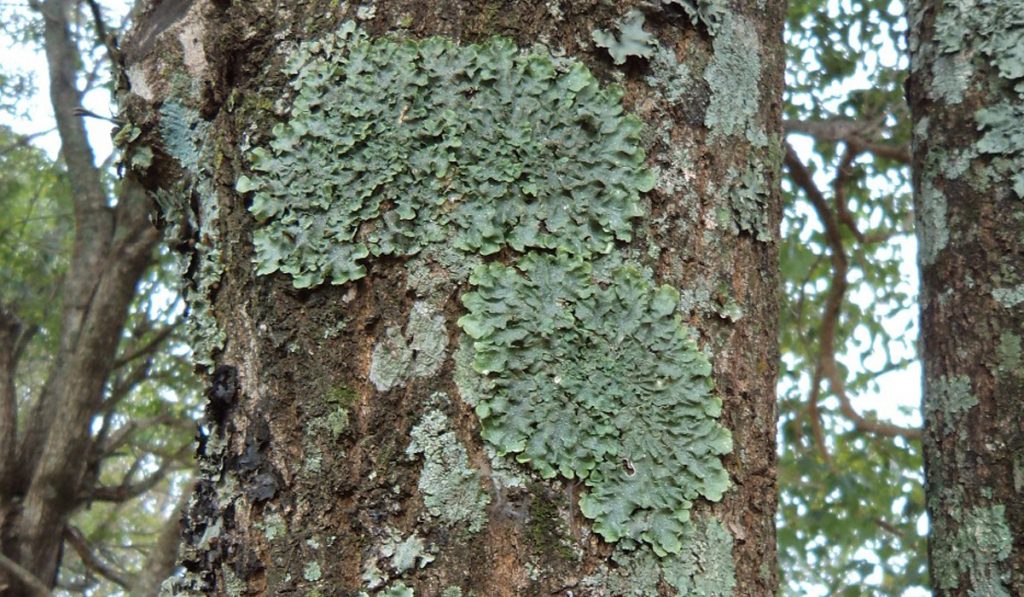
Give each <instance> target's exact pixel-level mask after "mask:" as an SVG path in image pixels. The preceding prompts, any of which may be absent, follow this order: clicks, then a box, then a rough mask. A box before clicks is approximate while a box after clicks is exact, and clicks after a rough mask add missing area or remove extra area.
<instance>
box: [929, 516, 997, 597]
mask: <svg viewBox="0 0 1024 597" xmlns="http://www.w3.org/2000/svg"><path fill="white" fill-rule="evenodd" d="M1012 549H1013V536H1012V534H1011V533H1010V528H1009V526H1008V525H1007V523H1006V508H1005V506H1002V505H996V506H990V507H976V508H972V509H969V510H968V511H967V512H966V513H965V514H963V519H962V520H960V521H959V525H958V528H957V530H956V534H955V535H954V536H953V537H952V538H949V539H947V540H946V541H939V542H936V543H935V549H934V553H933V565H932V568H933V571H932V575H933V577H934V582H935V585H936V586H937V587H938V588H940V589H955V588H958V587H960V582H961V579H963V578H967V579H968V580H969V583H970V584H969V587H970V588H969V589H968V591H967V595H968V596H969V597H1011V595H1012V594H1011V593H1010V590H1009V588H1008V581H1009V573H1008V571H1007V570H1005V569H1004V567H1003V566H1002V562H1004V561H1006V559H1007V558H1009V557H1010V552H1011V551H1012Z"/></svg>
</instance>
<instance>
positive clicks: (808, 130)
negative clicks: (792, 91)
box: [783, 118, 910, 165]
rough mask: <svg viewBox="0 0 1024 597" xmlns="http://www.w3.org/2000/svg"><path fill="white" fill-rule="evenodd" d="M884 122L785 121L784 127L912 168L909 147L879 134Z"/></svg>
mask: <svg viewBox="0 0 1024 597" xmlns="http://www.w3.org/2000/svg"><path fill="white" fill-rule="evenodd" d="M882 122H883V120H882V118H876V119H873V120H870V121H863V120H850V119H848V118H832V119H828V120H786V121H785V122H783V126H784V128H785V131H786V132H787V133H798V134H803V135H808V136H810V137H814V138H815V139H817V140H818V141H828V142H843V143H846V144H847V145H848V146H850V147H852V148H853V149H854V150H855V151H856V152H857V153H860V152H862V151H866V152H868V153H872V154H874V155H877V156H879V157H883V158H887V159H890V160H893V161H895V162H899V163H901V164H907V165H909V164H910V146H909V144H906V143H904V144H893V143H891V142H889V141H887V140H886V139H880V138H878V137H877V136H876V135H875V133H876V131H877V130H878V128H879V127H880V125H881V123H882Z"/></svg>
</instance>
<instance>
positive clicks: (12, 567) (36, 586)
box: [0, 552, 50, 597]
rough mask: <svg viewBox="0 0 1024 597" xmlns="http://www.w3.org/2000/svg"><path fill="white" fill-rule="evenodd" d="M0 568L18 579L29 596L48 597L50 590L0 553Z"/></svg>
mask: <svg viewBox="0 0 1024 597" xmlns="http://www.w3.org/2000/svg"><path fill="white" fill-rule="evenodd" d="M0 568H3V569H4V570H6V571H7V572H9V573H10V574H11V575H12V576H13V577H14V578H16V579H18V581H19V582H20V583H21V584H23V585H25V588H27V589H28V590H29V591H30V592H31V595H34V596H35V597H50V589H49V588H47V586H46V585H45V584H43V582H42V581H40V580H39V579H38V578H36V577H35V575H34V574H32V573H31V572H29V571H28V570H25V569H24V568H22V567H21V566H19V565H18V563H17V562H15V561H14V560H12V559H10V558H8V557H7V556H5V555H4V554H3V553H2V552H0Z"/></svg>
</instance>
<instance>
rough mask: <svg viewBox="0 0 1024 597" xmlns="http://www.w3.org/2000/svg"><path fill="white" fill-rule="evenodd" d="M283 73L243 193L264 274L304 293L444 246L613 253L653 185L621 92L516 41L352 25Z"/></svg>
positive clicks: (298, 55) (637, 127)
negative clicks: (286, 82)
mask: <svg viewBox="0 0 1024 597" xmlns="http://www.w3.org/2000/svg"><path fill="white" fill-rule="evenodd" d="M284 72H285V73H286V74H288V75H290V76H291V77H292V78H293V81H292V96H293V97H291V98H290V109H289V112H288V115H287V120H286V121H284V122H280V123H278V124H276V125H275V126H274V127H273V138H272V139H271V140H270V141H269V142H268V143H267V144H266V145H263V146H259V147H256V148H254V149H252V151H250V152H249V158H250V160H249V161H250V171H251V172H250V174H249V175H246V176H242V177H240V178H239V180H238V182H237V185H236V188H237V190H238V191H240V192H252V193H253V197H252V206H251V208H250V211H251V212H252V214H253V215H254V216H255V218H256V220H257V227H256V230H255V231H254V235H253V242H254V244H255V248H256V256H255V261H256V264H257V273H259V274H269V273H272V272H277V271H280V272H283V273H286V274H290V275H292V276H293V283H294V284H295V285H296V286H298V287H309V286H314V285H316V284H320V283H322V282H324V281H330V282H331V283H333V284H342V283H345V282H347V281H349V280H354V279H357V278H360V277H362V276H364V275H365V267H364V265H363V264H362V260H363V259H364V258H366V257H368V256H370V255H396V256H405V255H412V254H415V253H417V252H419V251H420V250H422V249H423V248H424V247H425V246H427V245H428V244H430V243H435V242H450V243H451V244H452V245H454V246H455V247H457V248H459V249H460V250H462V251H465V252H472V253H479V254H484V255H486V254H491V253H495V252H497V251H498V250H500V249H502V248H504V247H506V246H507V247H511V248H512V249H514V250H516V251H527V250H530V249H536V248H541V249H557V250H562V251H569V252H572V253H575V254H580V255H590V254H594V253H605V252H608V251H609V250H611V248H612V246H613V244H614V242H615V241H620V240H629V239H630V222H631V220H632V219H633V218H636V217H637V216H639V215H640V213H641V211H640V205H639V200H638V199H639V194H640V193H641V192H645V191H648V190H650V189H651V188H652V187H653V186H654V176H653V173H652V172H651V171H650V170H648V169H646V168H645V167H644V166H643V163H644V152H643V150H642V148H641V147H640V133H641V128H642V125H641V122H640V120H639V119H637V118H636V117H634V116H631V115H625V114H624V113H623V109H622V101H621V100H622V93H623V92H622V90H621V88H618V87H606V88H602V87H601V86H600V85H599V84H598V81H597V80H596V79H595V78H594V76H593V75H592V74H591V73H590V72H589V71H588V70H587V68H586V67H585V66H583V65H582V64H580V63H578V62H572V61H565V64H564V65H563V64H559V65H556V63H555V62H554V61H553V60H552V59H551V58H550V57H548V56H544V55H540V54H536V53H520V52H519V51H518V50H517V48H516V47H515V46H514V45H513V44H512V42H510V41H508V40H505V39H491V40H489V41H486V42H483V43H480V44H469V45H465V46H460V45H457V44H456V43H455V42H454V41H452V40H449V39H443V38H438V37H432V38H428V39H423V40H411V39H399V38H395V37H382V38H376V39H371V38H370V37H369V36H368V35H367V34H366V33H364V32H362V31H360V30H358V29H357V28H356V27H355V25H354V24H352V23H351V22H349V23H346V24H345V25H343V26H342V27H341V28H340V29H339V30H338V31H337V32H336V33H335V34H333V35H330V36H327V37H325V38H323V39H320V40H318V41H315V42H310V43H306V44H303V45H302V46H300V47H299V49H298V50H297V51H296V52H295V53H294V55H293V58H292V59H291V60H290V61H289V63H288V65H287V66H286V67H285V69H284Z"/></svg>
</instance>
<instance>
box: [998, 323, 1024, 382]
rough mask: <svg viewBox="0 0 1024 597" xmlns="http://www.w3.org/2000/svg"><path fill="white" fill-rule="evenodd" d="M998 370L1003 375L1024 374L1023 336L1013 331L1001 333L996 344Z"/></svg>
mask: <svg viewBox="0 0 1024 597" xmlns="http://www.w3.org/2000/svg"><path fill="white" fill-rule="evenodd" d="M996 356H997V357H998V359H999V360H998V364H997V367H998V371H999V373H1000V374H1001V375H1003V376H1024V358H1022V350H1021V338H1020V336H1019V335H1017V334H1015V333H1013V332H1003V333H1001V334H999V344H998V345H997V346H996Z"/></svg>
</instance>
